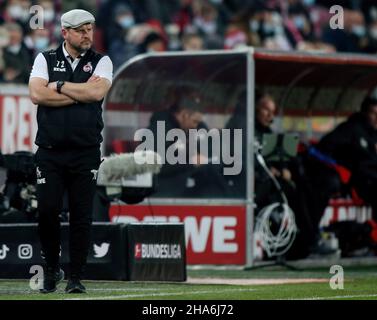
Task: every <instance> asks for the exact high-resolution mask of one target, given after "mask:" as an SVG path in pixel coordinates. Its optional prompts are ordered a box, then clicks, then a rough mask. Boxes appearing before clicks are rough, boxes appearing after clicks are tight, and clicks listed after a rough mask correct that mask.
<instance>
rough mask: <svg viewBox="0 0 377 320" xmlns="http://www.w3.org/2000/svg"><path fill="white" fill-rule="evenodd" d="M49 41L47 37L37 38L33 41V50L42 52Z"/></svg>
mask: <svg viewBox="0 0 377 320" xmlns="http://www.w3.org/2000/svg"><path fill="white" fill-rule="evenodd" d="M49 42H50V39H49V38H47V37H37V38H35V40H34V46H35V49H37V50H38V51H42V50H44V49H46V48H47V47H48V44H49Z"/></svg>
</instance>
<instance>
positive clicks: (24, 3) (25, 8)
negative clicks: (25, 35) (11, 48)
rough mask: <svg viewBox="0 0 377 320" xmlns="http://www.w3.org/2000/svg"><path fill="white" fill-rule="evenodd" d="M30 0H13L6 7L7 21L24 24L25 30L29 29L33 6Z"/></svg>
mask: <svg viewBox="0 0 377 320" xmlns="http://www.w3.org/2000/svg"><path fill="white" fill-rule="evenodd" d="M31 5H32V4H31V2H30V1H29V0H11V1H9V2H8V4H7V7H6V9H5V15H6V19H5V20H6V21H7V22H17V23H18V24H19V25H21V26H22V29H23V31H24V32H27V31H28V30H29V19H30V12H29V9H30V7H31Z"/></svg>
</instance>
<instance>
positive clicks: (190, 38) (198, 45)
mask: <svg viewBox="0 0 377 320" xmlns="http://www.w3.org/2000/svg"><path fill="white" fill-rule="evenodd" d="M182 49H183V50H184V51H198V50H203V49H204V43H203V38H202V37H201V36H200V35H199V34H198V33H187V34H184V35H183V37H182Z"/></svg>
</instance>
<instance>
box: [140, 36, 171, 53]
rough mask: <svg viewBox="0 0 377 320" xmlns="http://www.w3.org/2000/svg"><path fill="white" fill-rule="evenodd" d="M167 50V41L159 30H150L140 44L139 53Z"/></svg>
mask: <svg viewBox="0 0 377 320" xmlns="http://www.w3.org/2000/svg"><path fill="white" fill-rule="evenodd" d="M163 51H166V42H165V39H164V37H163V36H161V35H160V34H159V33H158V32H155V31H152V32H150V33H149V34H148V35H147V36H146V37H145V39H144V40H143V42H142V43H141V44H140V46H139V53H151V52H163Z"/></svg>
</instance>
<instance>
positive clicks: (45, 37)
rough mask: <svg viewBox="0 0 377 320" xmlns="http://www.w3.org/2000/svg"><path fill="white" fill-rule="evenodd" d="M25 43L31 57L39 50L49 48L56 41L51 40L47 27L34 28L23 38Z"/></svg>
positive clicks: (54, 44)
mask: <svg viewBox="0 0 377 320" xmlns="http://www.w3.org/2000/svg"><path fill="white" fill-rule="evenodd" d="M25 44H26V45H27V47H28V48H29V50H31V51H32V54H33V58H35V57H36V56H37V54H38V53H39V52H42V51H46V50H49V49H50V48H53V47H55V46H56V45H57V43H56V42H51V33H50V30H49V29H34V30H32V31H31V33H30V35H28V36H27V37H26V38H25Z"/></svg>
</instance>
